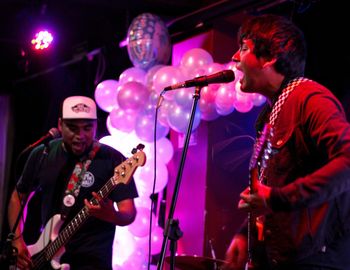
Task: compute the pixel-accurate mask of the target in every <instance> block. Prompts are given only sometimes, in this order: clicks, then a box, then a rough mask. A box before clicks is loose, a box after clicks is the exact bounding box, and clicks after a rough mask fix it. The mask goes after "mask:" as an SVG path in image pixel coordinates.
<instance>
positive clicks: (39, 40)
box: [32, 30, 53, 50]
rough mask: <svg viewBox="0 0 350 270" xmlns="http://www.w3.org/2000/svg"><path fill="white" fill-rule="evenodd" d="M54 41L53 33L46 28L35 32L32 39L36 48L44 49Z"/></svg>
mask: <svg viewBox="0 0 350 270" xmlns="http://www.w3.org/2000/svg"><path fill="white" fill-rule="evenodd" d="M52 41H53V36H52V34H51V33H50V32H48V31H46V30H45V31H40V32H38V33H36V34H35V37H34V38H33V39H32V44H33V46H34V48H35V49H36V50H44V49H47V48H48V47H49V46H50V44H51V42H52Z"/></svg>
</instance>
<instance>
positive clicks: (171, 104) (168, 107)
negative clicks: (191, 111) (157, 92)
mask: <svg viewBox="0 0 350 270" xmlns="http://www.w3.org/2000/svg"><path fill="white" fill-rule="evenodd" d="M175 106H176V103H175V101H173V100H167V99H164V100H163V101H162V103H161V106H160V108H159V109H158V120H159V122H160V123H162V124H163V125H164V126H169V122H168V115H169V113H171V112H172V111H173V110H174V108H175Z"/></svg>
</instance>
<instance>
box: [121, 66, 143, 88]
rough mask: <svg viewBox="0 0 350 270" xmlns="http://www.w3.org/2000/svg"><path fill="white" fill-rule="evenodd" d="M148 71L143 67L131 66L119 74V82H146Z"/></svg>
mask: <svg viewBox="0 0 350 270" xmlns="http://www.w3.org/2000/svg"><path fill="white" fill-rule="evenodd" d="M145 80H146V72H145V71H144V70H143V69H140V68H136V67H131V68H128V69H126V70H124V71H123V72H122V73H121V74H120V75H119V83H120V84H124V83H127V82H139V83H142V84H145Z"/></svg>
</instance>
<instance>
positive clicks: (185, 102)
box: [174, 87, 195, 108]
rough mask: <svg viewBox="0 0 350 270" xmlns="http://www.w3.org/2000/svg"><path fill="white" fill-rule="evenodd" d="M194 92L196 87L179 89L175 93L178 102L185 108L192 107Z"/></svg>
mask: <svg viewBox="0 0 350 270" xmlns="http://www.w3.org/2000/svg"><path fill="white" fill-rule="evenodd" d="M194 92H195V90H194V87H191V88H181V89H177V90H176V91H175V95H174V100H175V102H176V104H177V105H179V106H181V107H184V108H190V107H192V104H193V95H194Z"/></svg>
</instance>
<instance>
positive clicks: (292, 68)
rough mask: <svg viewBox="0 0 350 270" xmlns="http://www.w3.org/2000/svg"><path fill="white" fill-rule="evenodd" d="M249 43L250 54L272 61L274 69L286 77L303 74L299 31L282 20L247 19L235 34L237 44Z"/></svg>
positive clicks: (270, 17)
mask: <svg viewBox="0 0 350 270" xmlns="http://www.w3.org/2000/svg"><path fill="white" fill-rule="evenodd" d="M244 39H251V40H252V41H253V43H254V54H255V55H256V56H257V57H266V58H267V59H272V58H276V59H277V61H276V63H275V69H276V71H277V72H279V73H281V74H283V75H285V76H286V77H297V76H302V75H303V74H304V69H305V59H306V44H305V39H304V35H303V33H302V32H301V30H300V29H299V28H298V27H297V26H296V25H295V24H293V23H292V22H291V21H290V20H288V19H287V18H285V17H282V16H279V15H273V14H265V15H260V16H256V17H251V18H249V19H248V20H246V21H245V22H243V24H242V26H241V27H240V29H239V31H238V41H239V43H240V44H242V40H244Z"/></svg>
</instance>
